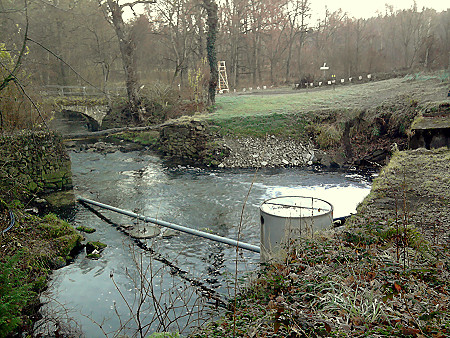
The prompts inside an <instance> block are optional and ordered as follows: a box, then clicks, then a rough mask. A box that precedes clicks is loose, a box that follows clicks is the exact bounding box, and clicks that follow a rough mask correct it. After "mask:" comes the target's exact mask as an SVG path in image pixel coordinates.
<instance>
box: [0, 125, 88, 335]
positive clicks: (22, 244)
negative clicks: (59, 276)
mask: <svg viewBox="0 0 450 338" xmlns="http://www.w3.org/2000/svg"><path fill="white" fill-rule="evenodd" d="M0 145H1V147H0V155H1V156H0V304H1V307H0V336H1V337H5V336H10V335H13V334H14V332H31V331H32V327H33V322H34V321H36V320H37V318H38V317H39V315H38V309H39V307H40V305H41V304H40V299H39V294H40V292H42V291H43V290H44V289H45V288H46V287H47V280H48V278H49V275H50V274H51V271H52V269H57V268H61V267H62V266H64V265H66V264H67V262H70V261H71V260H72V259H73V257H74V256H75V255H76V254H77V253H78V251H79V250H80V249H81V241H82V239H83V237H82V236H81V235H80V234H79V233H78V232H77V231H75V230H74V229H73V227H72V226H71V225H69V224H68V223H67V222H64V221H62V220H60V219H58V218H57V217H56V216H55V215H54V214H48V215H46V216H44V217H39V216H37V213H39V212H45V213H46V212H48V204H49V201H57V202H58V203H60V202H61V200H62V195H66V197H68V199H66V200H68V201H69V203H70V202H72V203H74V199H73V191H72V192H71V193H70V191H71V190H70V189H71V188H72V174H71V166H70V159H69V156H68V154H67V153H66V151H65V149H64V145H63V143H62V139H61V137H60V136H59V135H57V134H55V133H52V132H50V133H49V132H28V133H19V134H14V135H2V137H1V138H0ZM54 193H57V194H58V196H57V197H55V196H54V195H53V194H54ZM42 197H44V198H47V200H48V201H46V200H45V199H43V198H42Z"/></svg>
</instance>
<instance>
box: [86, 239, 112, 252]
mask: <svg viewBox="0 0 450 338" xmlns="http://www.w3.org/2000/svg"><path fill="white" fill-rule="evenodd" d="M106 247H107V245H106V244H105V243H102V242H88V243H87V244H86V252H87V253H88V254H90V253H92V252H93V251H95V250H96V251H98V252H102V251H103V250H104V249H105V248H106Z"/></svg>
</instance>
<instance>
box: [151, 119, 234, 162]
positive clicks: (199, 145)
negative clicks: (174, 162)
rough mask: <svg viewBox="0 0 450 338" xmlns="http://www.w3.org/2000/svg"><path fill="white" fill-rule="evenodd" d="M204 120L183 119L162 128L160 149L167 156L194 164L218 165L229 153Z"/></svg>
mask: <svg viewBox="0 0 450 338" xmlns="http://www.w3.org/2000/svg"><path fill="white" fill-rule="evenodd" d="M222 143H223V141H222V140H221V139H220V138H218V137H215V136H214V135H213V134H212V133H211V132H210V131H209V128H208V124H207V123H206V122H204V121H197V120H181V121H177V122H174V123H170V124H166V125H164V126H163V127H162V128H161V129H160V133H159V150H160V151H161V152H162V153H163V154H164V155H166V156H169V157H171V158H174V159H181V160H183V161H186V162H188V163H189V162H190V163H193V164H200V165H206V166H217V165H219V163H221V161H222V159H223V158H224V157H226V156H227V155H228V154H229V149H227V148H226V147H224V146H223V144H222Z"/></svg>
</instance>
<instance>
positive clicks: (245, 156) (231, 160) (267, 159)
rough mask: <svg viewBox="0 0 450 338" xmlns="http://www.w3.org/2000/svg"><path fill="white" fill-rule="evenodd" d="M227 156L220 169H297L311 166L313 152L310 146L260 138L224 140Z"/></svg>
mask: <svg viewBox="0 0 450 338" xmlns="http://www.w3.org/2000/svg"><path fill="white" fill-rule="evenodd" d="M223 142H224V146H225V147H227V148H228V149H229V155H228V156H227V157H225V158H224V159H223V161H222V162H221V163H220V164H219V167H221V168H261V167H283V166H286V167H287V166H289V167H297V166H306V165H312V164H313V160H314V154H315V150H314V148H313V147H312V145H311V144H307V145H304V144H302V143H301V142H299V141H296V140H282V139H279V138H276V137H275V136H267V137H266V138H265V139H260V138H253V137H248V138H230V137H225V138H224V141H223Z"/></svg>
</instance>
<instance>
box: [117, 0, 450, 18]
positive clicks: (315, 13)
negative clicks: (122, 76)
mask: <svg viewBox="0 0 450 338" xmlns="http://www.w3.org/2000/svg"><path fill="white" fill-rule="evenodd" d="M124 2H131V1H130V0H121V3H124ZM310 3H311V11H312V18H311V23H312V24H315V23H316V22H317V20H318V19H319V18H323V17H324V16H325V6H327V7H328V10H329V11H330V12H334V11H336V10H338V9H339V8H341V9H342V10H343V11H344V12H346V13H348V15H349V16H350V17H355V18H370V17H373V16H377V12H381V13H384V12H385V4H386V3H388V4H392V5H393V6H394V10H397V9H405V8H411V7H412V5H413V0H310ZM416 3H417V8H418V10H419V11H420V10H421V9H422V7H424V6H425V7H428V8H434V9H436V10H437V11H438V12H441V11H443V10H446V9H448V8H450V5H449V0H417V1H416ZM135 7H136V8H135V9H136V12H138V13H139V12H143V7H142V6H139V5H138V6H135ZM125 17H126V18H127V19H128V18H131V17H132V12H131V11H130V10H128V8H126V13H125Z"/></svg>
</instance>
